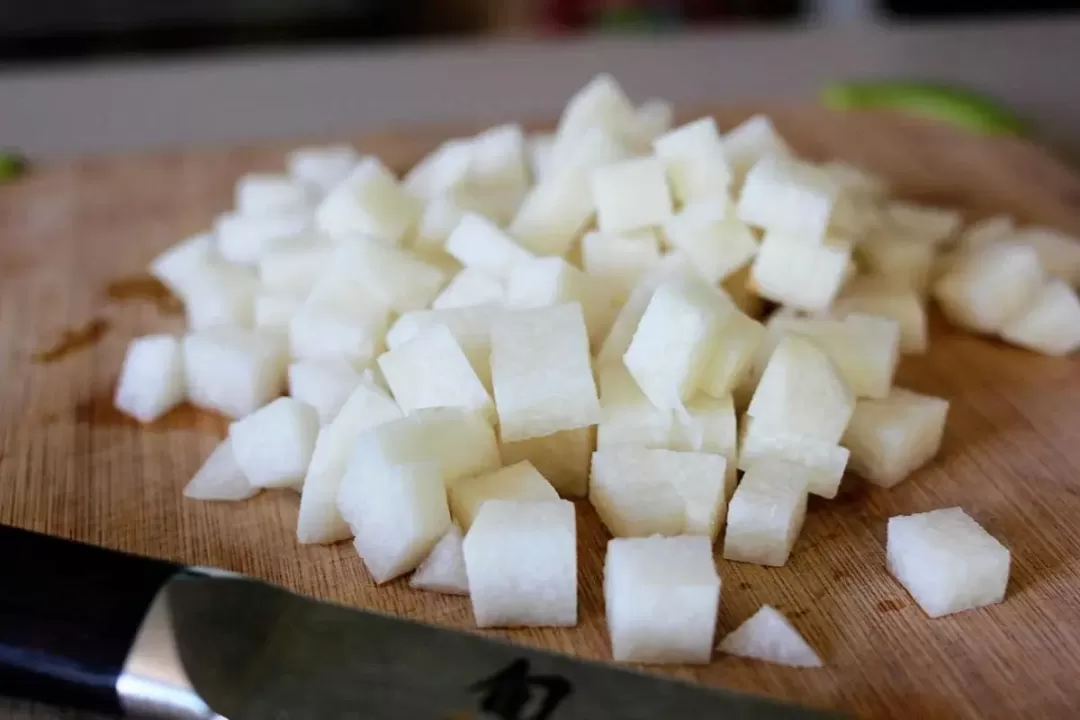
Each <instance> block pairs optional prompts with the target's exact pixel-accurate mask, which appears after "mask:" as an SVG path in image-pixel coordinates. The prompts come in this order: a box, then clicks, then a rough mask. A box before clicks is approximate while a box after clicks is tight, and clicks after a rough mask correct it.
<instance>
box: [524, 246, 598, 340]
mask: <svg viewBox="0 0 1080 720" xmlns="http://www.w3.org/2000/svg"><path fill="white" fill-rule="evenodd" d="M606 290H607V287H606V286H604V285H600V284H597V283H595V282H594V281H592V279H591V278H589V276H588V275H586V274H585V273H583V272H581V271H580V270H578V269H577V268H576V267H574V266H573V265H571V264H570V263H568V262H567V261H566V260H564V259H562V258H559V257H540V258H533V259H530V260H527V261H524V262H521V263H519V264H518V265H516V266H515V267H514V269H513V271H512V272H511V273H510V277H509V278H508V279H507V281H506V305H507V306H508V307H511V308H516V309H525V308H537V307H547V306H549V305H559V304H562V303H575V302H576V303H579V304H580V305H581V310H582V313H583V314H584V316H585V328H586V330H587V331H588V334H589V338H590V341H591V342H595V343H596V344H599V343H600V340H601V338H603V336H604V333H606V332H607V329H608V327H609V326H610V325H611V318H610V314H611V313H610V303H611V301H612V298H611V296H610V294H604V292H605V291H606Z"/></svg>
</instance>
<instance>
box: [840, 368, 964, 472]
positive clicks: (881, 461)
mask: <svg viewBox="0 0 1080 720" xmlns="http://www.w3.org/2000/svg"><path fill="white" fill-rule="evenodd" d="M948 411H949V402H948V401H947V400H943V399H941V398H937V397H932V396H929V395H920V394H919V393H915V392H911V391H910V390H904V389H903V388H894V389H893V391H892V392H891V393H890V394H889V396H888V397H887V398H884V399H882V400H860V401H859V402H858V403H856V404H855V412H854V413H853V414H852V416H851V423H850V424H849V425H848V428H847V431H846V432H845V433H844V438H843V440H842V441H841V442H843V444H844V446H845V447H846V448H848V449H849V450H850V451H851V469H852V470H854V471H855V473H856V474H857V475H859V476H860V477H862V478H864V479H866V480H868V481H870V482H872V483H873V484H875V485H880V486H881V487H892V486H893V485H896V484H897V483H898V482H900V481H901V480H903V479H904V478H906V477H907V476H908V475H910V474H911V473H913V472H915V471H916V470H918V469H919V468H920V467H922V466H923V465H925V464H926V463H927V462H929V461H930V460H931V459H932V458H933V457H934V456H935V455H937V452H938V449H939V448H940V447H941V436H942V433H943V432H944V430H945V416H946V414H947V413H948Z"/></svg>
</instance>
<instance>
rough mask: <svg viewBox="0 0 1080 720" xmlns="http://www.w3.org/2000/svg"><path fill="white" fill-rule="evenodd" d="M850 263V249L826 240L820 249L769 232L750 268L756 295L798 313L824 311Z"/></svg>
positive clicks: (834, 295) (849, 246)
mask: <svg viewBox="0 0 1080 720" xmlns="http://www.w3.org/2000/svg"><path fill="white" fill-rule="evenodd" d="M850 261H851V245H850V243H847V242H842V241H839V240H829V241H827V242H826V243H825V244H823V245H814V244H811V243H808V242H804V241H803V240H802V239H801V238H799V237H798V236H797V235H788V234H784V233H778V232H769V233H767V234H766V235H765V237H764V238H763V239H762V241H761V246H760V247H759V248H758V254H757V257H756V258H755V259H754V264H753V265H752V266H751V268H750V278H751V281H752V282H753V284H754V289H755V291H756V292H757V294H758V295H761V296H762V297H764V298H767V299H769V300H772V301H773V302H777V303H780V304H782V305H787V306H789V307H793V308H797V309H799V310H809V311H820V310H827V309H828V307H829V305H830V304H831V303H832V301H833V298H835V297H836V294H837V293H838V292H839V291H840V287H841V286H842V285H843V284H844V280H845V279H846V276H847V272H848V264H849V263H850Z"/></svg>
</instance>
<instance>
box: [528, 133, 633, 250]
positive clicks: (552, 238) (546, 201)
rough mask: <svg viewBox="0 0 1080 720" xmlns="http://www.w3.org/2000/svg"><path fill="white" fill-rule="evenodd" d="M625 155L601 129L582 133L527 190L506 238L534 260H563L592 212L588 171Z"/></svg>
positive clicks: (618, 142) (626, 154)
mask: <svg viewBox="0 0 1080 720" xmlns="http://www.w3.org/2000/svg"><path fill="white" fill-rule="evenodd" d="M628 156H629V151H628V150H627V148H626V147H625V146H624V145H623V144H622V143H621V142H620V141H619V140H618V139H617V138H616V137H614V136H613V135H611V134H610V133H609V132H606V131H605V130H604V129H603V128H602V127H592V128H590V129H588V130H586V131H585V132H584V133H583V134H582V135H581V136H580V137H578V138H577V139H576V140H575V141H574V144H573V148H572V150H571V151H570V152H569V153H568V155H567V160H566V161H565V162H559V164H558V166H557V167H556V168H555V169H553V170H552V171H551V172H550V173H548V174H547V175H545V176H544V178H543V179H542V180H541V181H540V182H539V183H537V184H536V185H534V186H533V187H532V189H531V190H529V192H528V194H527V195H526V196H525V198H524V200H522V203H521V206H520V207H519V208H518V211H517V214H516V215H515V216H514V219H513V222H511V223H510V226H509V228H508V230H509V233H510V235H511V236H513V237H514V238H516V239H517V240H518V242H519V243H521V244H522V245H523V246H524V247H525V249H527V250H529V251H531V252H533V253H535V254H537V255H560V256H561V255H565V254H566V253H567V251H568V250H569V249H570V246H571V245H572V244H573V243H574V241H575V240H576V239H577V238H578V236H580V235H581V233H582V231H584V230H585V228H586V226H587V225H588V224H589V221H590V220H591V219H592V217H593V213H594V212H595V211H596V206H595V204H594V202H593V197H592V193H591V192H590V190H589V174H590V172H591V171H592V170H593V168H597V167H600V166H602V165H608V164H611V163H614V162H618V161H619V160H623V159H625V158H626V157H628Z"/></svg>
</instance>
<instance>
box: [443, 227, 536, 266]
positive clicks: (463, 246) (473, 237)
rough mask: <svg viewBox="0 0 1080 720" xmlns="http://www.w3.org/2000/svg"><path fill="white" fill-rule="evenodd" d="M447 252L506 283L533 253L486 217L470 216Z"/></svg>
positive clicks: (449, 242) (450, 240) (456, 230)
mask: <svg viewBox="0 0 1080 720" xmlns="http://www.w3.org/2000/svg"><path fill="white" fill-rule="evenodd" d="M446 251H447V252H448V253H450V254H451V255H453V256H454V257H455V258H456V259H457V260H458V262H460V263H461V264H462V265H464V266H465V267H467V268H473V269H475V270H479V271H481V272H483V273H485V274H487V275H490V276H491V277H493V278H498V279H500V280H505V279H506V278H508V277H509V276H510V273H511V271H513V269H514V267H515V266H516V265H518V264H520V263H522V262H527V261H528V260H530V259H532V257H533V254H532V253H531V252H529V251H528V250H526V249H525V248H523V247H522V246H521V245H518V243H517V242H516V241H515V240H514V239H513V238H511V237H510V236H509V235H507V234H506V233H504V232H503V231H502V230H500V229H499V228H498V226H497V225H495V223H493V222H491V221H490V220H488V219H487V218H485V217H484V216H482V215H478V214H477V213H466V214H465V215H464V216H463V217H462V218H461V222H460V223H458V225H457V227H455V228H454V231H453V232H452V233H450V237H449V238H447V240H446Z"/></svg>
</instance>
